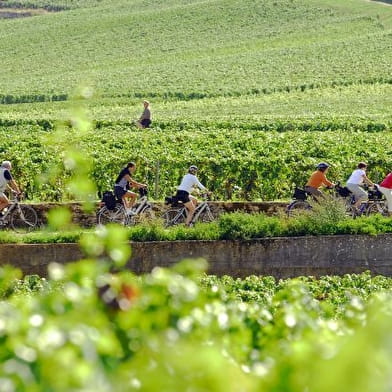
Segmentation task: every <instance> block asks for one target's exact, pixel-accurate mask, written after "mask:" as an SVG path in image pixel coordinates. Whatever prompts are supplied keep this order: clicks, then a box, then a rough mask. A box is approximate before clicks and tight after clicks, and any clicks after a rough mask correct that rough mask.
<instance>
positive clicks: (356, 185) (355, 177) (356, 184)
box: [346, 162, 374, 209]
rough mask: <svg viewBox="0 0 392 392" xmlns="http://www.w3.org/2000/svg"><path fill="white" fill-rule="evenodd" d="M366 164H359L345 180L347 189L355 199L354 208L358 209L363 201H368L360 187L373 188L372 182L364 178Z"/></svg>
mask: <svg viewBox="0 0 392 392" xmlns="http://www.w3.org/2000/svg"><path fill="white" fill-rule="evenodd" d="M366 168H367V164H366V163H365V162H359V163H358V166H357V168H356V170H354V171H353V172H352V174H351V176H350V178H349V179H348V180H347V184H346V186H347V188H348V190H349V191H350V192H352V194H353V195H354V197H355V203H354V207H355V208H357V209H358V208H359V207H360V205H361V203H362V202H363V201H366V200H367V199H368V194H367V192H366V191H365V190H364V189H363V188H362V187H361V185H363V183H366V184H368V185H370V186H374V184H373V182H372V181H370V180H369V178H368V177H367V176H366Z"/></svg>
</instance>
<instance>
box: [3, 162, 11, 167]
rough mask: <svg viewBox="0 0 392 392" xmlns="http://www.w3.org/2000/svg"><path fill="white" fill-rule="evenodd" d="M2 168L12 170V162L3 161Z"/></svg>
mask: <svg viewBox="0 0 392 392" xmlns="http://www.w3.org/2000/svg"><path fill="white" fill-rule="evenodd" d="M1 167H4V168H6V169H11V162H10V161H3V162H2V164H1Z"/></svg>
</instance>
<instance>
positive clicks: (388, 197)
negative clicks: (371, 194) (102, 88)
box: [378, 186, 392, 216]
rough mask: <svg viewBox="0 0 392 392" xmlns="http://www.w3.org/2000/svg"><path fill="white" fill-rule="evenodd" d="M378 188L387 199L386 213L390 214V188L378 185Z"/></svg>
mask: <svg viewBox="0 0 392 392" xmlns="http://www.w3.org/2000/svg"><path fill="white" fill-rule="evenodd" d="M378 189H379V190H380V192H381V193H382V194H383V195H384V196H385V198H386V199H387V205H388V215H389V216H392V189H389V188H384V187H383V186H379V187H378Z"/></svg>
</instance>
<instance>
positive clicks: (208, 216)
mask: <svg viewBox="0 0 392 392" xmlns="http://www.w3.org/2000/svg"><path fill="white" fill-rule="evenodd" d="M214 220H215V217H214V215H213V214H212V212H211V210H210V209H209V208H206V209H204V210H203V211H202V212H201V213H200V214H199V216H198V218H197V221H198V222H203V223H208V222H212V221H214Z"/></svg>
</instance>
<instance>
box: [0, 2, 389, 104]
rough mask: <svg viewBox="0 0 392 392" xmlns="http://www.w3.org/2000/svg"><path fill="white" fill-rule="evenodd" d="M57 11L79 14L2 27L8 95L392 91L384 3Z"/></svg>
mask: <svg viewBox="0 0 392 392" xmlns="http://www.w3.org/2000/svg"><path fill="white" fill-rule="evenodd" d="M19 3H25V2H19ZM26 3H27V2H26ZM28 3H29V4H31V3H34V2H32V1H29V2H28ZM35 3H37V5H40V6H45V4H47V3H51V2H48V1H44V0H41V1H36V2H35ZM53 3H54V4H55V5H58V6H64V4H71V5H72V6H73V7H77V6H78V7H80V8H76V9H73V10H68V11H63V12H58V13H50V14H46V15H42V16H36V17H33V18H26V19H18V20H7V21H1V22H0V37H1V41H0V42H1V43H0V49H1V53H2V54H3V59H2V72H1V75H0V85H1V86H2V88H1V94H2V95H9V96H12V97H15V98H16V99H17V98H18V97H21V96H23V95H27V96H34V95H43V96H45V97H50V96H53V95H57V96H63V95H68V94H70V93H71V92H72V90H73V88H74V87H75V86H76V85H78V84H79V83H82V82H85V83H89V84H91V85H93V86H95V88H96V91H97V93H99V94H100V95H103V96H105V97H118V96H127V97H139V96H149V97H157V98H180V99H189V98H198V97H217V96H233V95H234V96H239V95H247V94H263V93H271V92H275V91H292V90H296V89H298V90H306V89H314V88H317V87H325V86H346V85H351V84H361V83H362V84H363V83H364V84H375V83H387V84H390V83H392V72H391V69H390V63H391V61H390V60H391V57H392V55H391V53H392V50H391V49H392V34H391V31H392V10H391V9H390V8H389V7H383V6H381V5H379V4H376V3H367V2H365V1H362V0H348V1H345V2H343V3H344V4H343V5H342V4H341V3H342V2H341V1H340V0H334V1H333V0H327V1H325V0H324V1H323V0H311V1H307V2H306V3H304V2H303V1H301V0H281V1H279V2H276V1H274V0H263V1H259V2H256V3H255V2H253V1H250V0H241V1H239V0H208V1H196V0H193V1H192V0H170V1H167V0H165V1H162V0H155V1H151V0H150V1H141V0H131V1H129V0H128V1H125V0H118V1H116V2H115V6H114V3H113V2H112V1H107V0H103V1H96V2H94V1H92V0H90V1H75V2H64V1H55V2H53ZM94 5H95V6H94ZM365 59H366V60H365Z"/></svg>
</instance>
